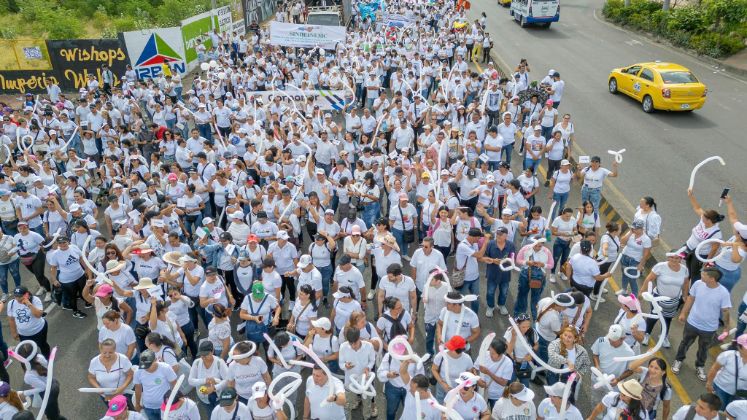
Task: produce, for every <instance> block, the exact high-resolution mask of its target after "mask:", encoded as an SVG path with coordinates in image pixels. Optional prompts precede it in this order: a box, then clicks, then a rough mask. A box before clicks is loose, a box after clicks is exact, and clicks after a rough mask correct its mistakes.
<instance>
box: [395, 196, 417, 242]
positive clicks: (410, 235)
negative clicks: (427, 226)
mask: <svg viewBox="0 0 747 420" xmlns="http://www.w3.org/2000/svg"><path fill="white" fill-rule="evenodd" d="M397 209H398V210H399V217H400V218H401V219H402V228H403V229H404V227H405V216H404V215H403V214H402V206H400V205H399V204H398V205H397ZM403 232H404V234H405V235H404V239H405V242H407V243H408V244H411V243H413V242H415V229H410V230H403Z"/></svg>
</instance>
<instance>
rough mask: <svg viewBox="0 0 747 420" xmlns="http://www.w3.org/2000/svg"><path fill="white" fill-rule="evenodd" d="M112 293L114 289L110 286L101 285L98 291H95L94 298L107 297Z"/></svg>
mask: <svg viewBox="0 0 747 420" xmlns="http://www.w3.org/2000/svg"><path fill="white" fill-rule="evenodd" d="M113 292H114V289H112V287H111V286H109V285H108V284H102V285H101V286H99V288H98V290H96V296H97V297H106V296H109V295H110V294H112V293H113Z"/></svg>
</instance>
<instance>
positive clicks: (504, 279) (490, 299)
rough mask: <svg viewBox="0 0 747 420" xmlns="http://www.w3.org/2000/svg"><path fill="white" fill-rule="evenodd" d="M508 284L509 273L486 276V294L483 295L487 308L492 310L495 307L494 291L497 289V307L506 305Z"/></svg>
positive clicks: (502, 272) (509, 279) (509, 280)
mask: <svg viewBox="0 0 747 420" xmlns="http://www.w3.org/2000/svg"><path fill="white" fill-rule="evenodd" d="M510 282H511V273H510V272H508V271H505V272H504V271H501V272H500V273H495V274H494V273H491V274H488V292H487V294H486V295H485V300H487V303H488V308H493V307H494V306H495V290H496V289H498V306H505V305H506V298H508V285H509V283H510Z"/></svg>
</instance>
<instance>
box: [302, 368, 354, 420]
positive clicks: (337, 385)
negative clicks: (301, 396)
mask: <svg viewBox="0 0 747 420" xmlns="http://www.w3.org/2000/svg"><path fill="white" fill-rule="evenodd" d="M330 381H331V383H330ZM330 386H332V387H333V389H334V391H333V392H334V393H335V394H340V393H344V392H345V388H344V387H343V385H342V381H341V380H339V379H337V378H327V383H326V384H324V385H323V386H318V385H316V384H315V383H314V378H313V377H312V376H310V377H309V378H308V379H306V398H308V399H309V402H310V404H309V405H310V406H311V412H310V415H311V418H313V419H344V418H345V407H344V406H341V405H337V403H336V402H330V403H327V404H326V405H325V406H322V405H321V403H322V401H324V400H326V399H327V398H328V397H329V393H330V392H329V387H330Z"/></svg>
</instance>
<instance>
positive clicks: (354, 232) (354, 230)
mask: <svg viewBox="0 0 747 420" xmlns="http://www.w3.org/2000/svg"><path fill="white" fill-rule="evenodd" d="M350 234H351V235H360V234H361V227H360V226H358V225H355V226H353V228H352V229H351V230H350Z"/></svg>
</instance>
